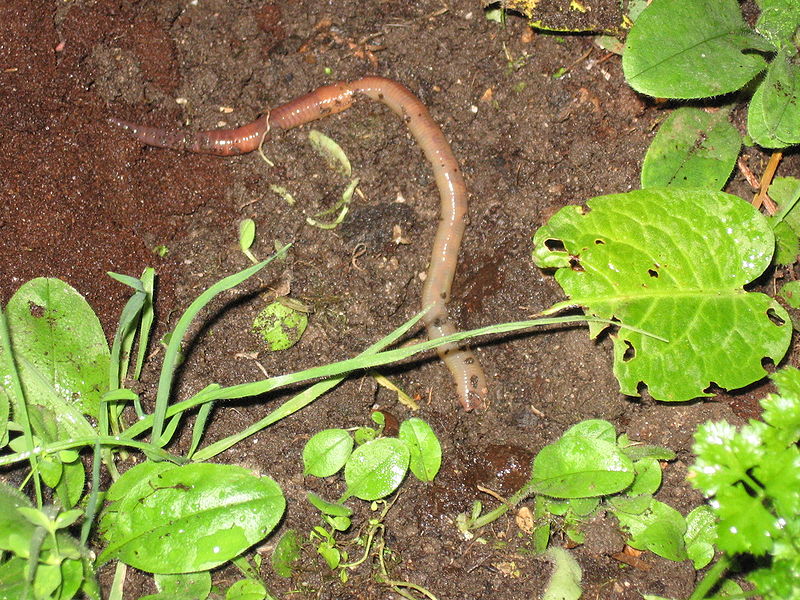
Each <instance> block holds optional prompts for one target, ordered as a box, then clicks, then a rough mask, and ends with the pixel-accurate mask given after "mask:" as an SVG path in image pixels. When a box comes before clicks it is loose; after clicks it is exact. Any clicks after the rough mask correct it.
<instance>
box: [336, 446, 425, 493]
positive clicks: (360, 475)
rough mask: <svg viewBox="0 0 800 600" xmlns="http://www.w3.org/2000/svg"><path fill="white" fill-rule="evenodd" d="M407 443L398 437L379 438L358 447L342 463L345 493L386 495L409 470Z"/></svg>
mask: <svg viewBox="0 0 800 600" xmlns="http://www.w3.org/2000/svg"><path fill="white" fill-rule="evenodd" d="M409 460H410V453H409V450H408V446H406V444H405V443H403V442H401V441H400V440H398V439H397V438H379V439H377V440H372V441H371V442H367V443H366V444H364V445H363V446H359V447H358V448H356V449H355V450H354V451H353V454H352V455H351V456H350V460H348V461H347V464H346V465H345V466H344V479H345V482H346V483H347V494H349V495H350V496H355V497H356V498H361V499H362V500H368V501H369V500H380V499H381V498H385V497H386V496H388V495H389V494H391V493H392V492H393V491H395V490H396V489H397V488H398V486H399V485H400V484H401V483H402V481H403V478H404V477H405V476H406V472H407V471H408V463H409Z"/></svg>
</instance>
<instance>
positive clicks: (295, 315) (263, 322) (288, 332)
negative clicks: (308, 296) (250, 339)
mask: <svg viewBox="0 0 800 600" xmlns="http://www.w3.org/2000/svg"><path fill="white" fill-rule="evenodd" d="M307 326H308V316H307V315H306V314H305V313H303V312H300V311H299V310H295V309H293V308H290V307H288V306H286V305H284V304H282V303H281V302H280V301H278V300H276V301H275V302H273V303H272V304H270V305H269V306H267V307H266V308H265V309H264V310H262V311H261V312H260V313H258V316H256V318H255V320H254V321H253V331H254V332H255V333H256V335H259V336H261V337H262V338H263V339H264V341H265V342H267V346H268V347H269V349H270V350H272V351H278V350H286V349H287V348H291V347H292V346H294V345H295V344H296V343H297V342H298V341H299V340H300V337H301V336H302V335H303V332H305V330H306V327H307Z"/></svg>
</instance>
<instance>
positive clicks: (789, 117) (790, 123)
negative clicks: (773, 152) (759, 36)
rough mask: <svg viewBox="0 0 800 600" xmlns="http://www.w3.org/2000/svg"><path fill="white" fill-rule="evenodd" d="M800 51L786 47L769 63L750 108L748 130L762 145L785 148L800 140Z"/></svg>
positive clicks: (754, 139)
mask: <svg viewBox="0 0 800 600" xmlns="http://www.w3.org/2000/svg"><path fill="white" fill-rule="evenodd" d="M796 61H797V51H796V50H795V49H793V48H792V49H791V50H790V49H789V47H787V48H785V49H784V50H782V51H781V52H779V53H778V55H777V56H776V57H775V60H774V61H772V63H771V64H770V66H769V70H768V71H767V76H766V78H765V79H764V81H763V82H762V83H761V85H759V86H758V88H757V89H756V91H755V92H754V93H753V98H752V99H751V100H750V106H749V107H748V110H747V132H748V133H749V134H750V136H751V137H752V138H753V141H755V142H756V143H757V144H758V145H759V146H763V147H765V148H784V147H786V146H790V145H792V144H796V143H798V142H800V105H799V104H800V67H798V66H797V64H796Z"/></svg>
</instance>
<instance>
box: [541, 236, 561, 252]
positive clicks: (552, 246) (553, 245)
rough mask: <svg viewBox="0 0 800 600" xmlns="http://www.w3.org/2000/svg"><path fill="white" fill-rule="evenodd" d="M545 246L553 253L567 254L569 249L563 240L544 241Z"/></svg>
mask: <svg viewBox="0 0 800 600" xmlns="http://www.w3.org/2000/svg"><path fill="white" fill-rule="evenodd" d="M544 246H545V248H547V249H548V250H550V251H551V252H566V251H567V247H566V246H564V242H562V241H561V240H554V239H549V240H545V241H544Z"/></svg>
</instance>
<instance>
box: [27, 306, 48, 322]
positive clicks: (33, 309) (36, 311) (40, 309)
mask: <svg viewBox="0 0 800 600" xmlns="http://www.w3.org/2000/svg"><path fill="white" fill-rule="evenodd" d="M28 312H30V314H31V316H32V317H35V318H37V319H41V318H42V317H43V316H44V306H42V305H40V304H36V303H35V302H28Z"/></svg>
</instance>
